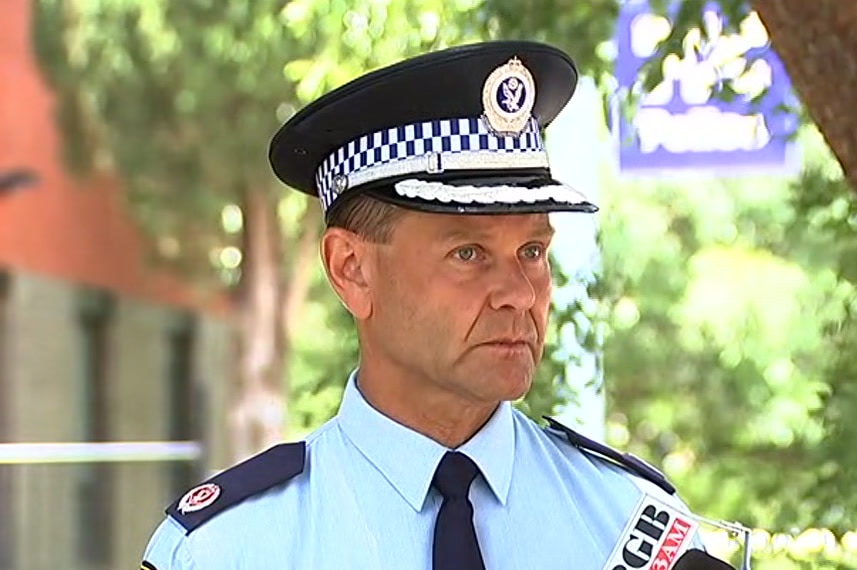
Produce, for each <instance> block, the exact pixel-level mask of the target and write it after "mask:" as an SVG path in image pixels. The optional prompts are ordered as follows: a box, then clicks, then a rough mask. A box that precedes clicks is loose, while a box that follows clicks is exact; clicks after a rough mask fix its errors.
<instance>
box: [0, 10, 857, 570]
mask: <svg viewBox="0 0 857 570" xmlns="http://www.w3.org/2000/svg"><path fill="white" fill-rule="evenodd" d="M0 22H2V25H1V26H0V570H42V569H44V570H48V569H53V568H57V567H65V568H71V569H74V570H108V569H120V568H133V567H135V564H138V562H139V558H140V556H141V554H142V550H143V548H144V546H145V544H146V541H147V540H148V537H149V536H150V534H151V532H152V531H153V530H154V528H155V526H156V525H157V524H158V522H159V521H160V520H161V518H162V516H163V508H164V507H165V506H166V505H167V504H169V503H170V502H172V501H173V500H174V499H175V498H177V497H178V496H180V495H181V494H182V493H183V492H184V491H185V490H186V489H187V488H188V487H189V486H191V485H193V484H194V483H195V482H197V481H199V480H200V479H202V478H204V477H206V476H208V475H210V474H212V473H214V472H217V471H219V470H221V469H224V468H226V467H229V466H230V465H233V464H234V463H236V462H237V461H240V460H241V459H243V458H246V457H248V456H249V455H251V454H253V453H255V452H257V451H259V450H262V449H264V448H266V447H268V446H270V445H273V444H274V443H276V442H279V441H284V440H285V441H293V440H298V439H300V438H302V437H304V436H305V435H306V434H307V433H308V432H309V431H311V430H313V429H315V428H316V427H318V426H319V425H320V424H321V423H323V422H324V421H326V420H327V419H329V418H330V417H331V416H332V415H333V414H335V413H336V409H337V406H338V400H339V397H340V395H341V392H342V387H343V384H344V383H345V380H346V377H347V375H348V373H349V372H350V371H351V370H352V369H353V367H354V366H355V365H356V363H357V347H356V341H355V338H354V335H353V332H352V327H351V322H350V317H349V316H348V314H347V313H346V312H345V311H344V310H343V309H342V307H341V306H340V304H339V303H338V301H337V300H336V299H335V297H334V296H333V295H332V294H331V292H330V291H329V289H328V288H327V285H326V282H325V280H324V278H323V274H322V272H321V270H320V265H319V261H318V255H317V238H318V236H319V234H320V231H321V227H322V222H321V216H320V208H319V207H318V205H317V204H316V203H315V202H313V201H311V200H309V199H307V198H305V197H304V196H303V195H300V194H299V193H296V192H293V191H290V190H289V189H288V188H285V187H283V186H282V185H281V184H279V183H277V182H276V181H275V180H274V178H273V176H272V174H271V173H270V169H269V167H268V164H267V154H266V153H267V143H268V140H269V139H270V136H271V135H272V134H273V132H274V131H275V130H276V128H277V127H278V126H279V125H280V124H281V123H282V122H283V121H285V120H286V119H288V118H289V117H290V116H291V115H292V114H294V113H295V112H296V110H298V109H299V108H301V106H302V105H304V104H306V103H307V102H309V101H311V100H313V99H314V98H316V97H317V96H319V95H321V94H322V93H324V92H327V91H329V90H330V89H332V88H334V87H336V86H338V85H341V84H342V83H344V82H346V81H348V80H349V79H351V78H354V77H355V76H357V75H359V74H361V73H363V72H365V71H367V70H370V69H374V68H377V67H379V66H382V65H386V64H388V63H392V62H394V61H397V60H400V59H402V58H404V57H408V56H411V55H414V54H417V53H421V52H424V51H426V50H433V49H440V48H443V47H447V46H451V45H456V44H461V43H466V42H470V41H475V40H482V39H492V38H504V39H508V38H529V39H537V40H544V41H548V42H550V43H553V44H556V45H558V46H560V47H562V48H564V49H566V50H567V51H568V52H569V53H570V54H571V55H572V56H573V57H574V59H575V60H576V62H577V64H578V66H579V68H580V71H581V81H580V85H579V87H578V93H577V95H576V96H575V98H574V99H573V101H572V104H570V105H569V107H568V108H567V109H566V111H564V112H563V114H562V115H561V116H560V117H559V118H558V119H557V121H556V122H555V123H554V124H553V125H551V126H550V127H549V129H548V131H547V140H548V147H549V152H550V156H551V160H552V164H553V168H554V171H555V174H556V175H557V177H559V178H561V179H564V180H565V181H567V182H570V183H572V184H574V185H576V186H577V187H578V188H579V189H580V190H581V191H583V192H584V193H586V194H588V195H589V196H591V197H592V198H593V199H595V200H596V201H597V202H598V203H599V204H600V206H601V208H602V210H601V213H600V214H599V215H598V216H597V217H595V218H583V217H579V216H574V215H571V214H566V215H558V216H556V219H555V220H554V222H555V225H556V226H557V229H558V235H557V240H556V246H555V249H554V252H553V259H554V269H555V274H556V282H557V285H558V286H557V291H556V300H555V303H554V306H553V313H552V321H551V327H550V338H549V343H548V353H547V355H546V358H545V362H544V363H543V365H542V367H541V369H540V370H539V376H538V379H537V381H536V384H535V386H534V388H533V390H532V391H531V393H530V394H529V395H528V396H527V398H526V399H524V400H523V401H521V402H517V404H516V405H518V406H519V407H520V408H521V409H522V410H524V411H525V412H526V413H528V414H530V415H531V416H532V417H533V418H535V419H537V420H538V419H540V418H541V417H542V416H543V415H546V414H551V415H554V416H556V417H558V418H560V419H561V420H563V421H566V422H569V423H571V424H574V425H575V426H577V427H579V428H580V429H581V430H582V431H584V432H585V433H587V434H589V435H591V436H593V437H597V438H601V439H605V440H606V441H607V442H608V443H610V444H612V445H614V446H617V447H620V448H622V449H626V450H629V451H632V452H634V453H635V454H637V455H640V456H642V457H644V458H645V459H648V460H650V461H652V462H653V463H655V464H656V465H660V466H662V467H663V468H664V470H665V471H666V472H667V474H668V476H669V477H670V478H671V479H672V480H673V481H674V482H675V483H676V484H677V486H678V488H679V489H681V491H682V494H683V497H684V498H685V499H686V501H687V502H688V503H689V504H690V505H691V507H692V508H693V509H694V510H695V511H696V512H697V513H699V514H701V515H704V516H706V517H708V518H711V519H718V520H719V519H725V520H731V521H740V522H741V523H743V524H745V525H748V526H749V527H751V528H752V529H754V530H753V533H752V537H751V543H752V544H753V548H754V559H753V562H754V567H755V568H759V569H762V570H764V569H772V568H778V569H791V568H795V569H796V568H822V569H845V568H857V517H855V514H854V513H855V512H857V509H855V507H857V504H855V503H857V494H855V493H853V490H852V489H853V487H854V484H855V482H857V446H855V445H854V437H855V435H857V424H855V423H854V422H853V421H852V419H853V417H854V416H853V415H852V414H857V359H855V358H853V353H852V352H851V350H854V349H855V348H857V321H855V313H857V290H855V284H857V233H855V231H857V207H855V202H854V191H855V190H857V107H854V106H853V105H852V103H853V102H854V101H855V100H857V32H855V30H857V3H853V2H851V3H849V2H837V1H836V0H817V1H816V2H814V3H810V2H805V1H804V0H754V1H752V2H746V1H744V0H721V1H720V2H712V1H702V0H672V1H669V0H650V1H647V0H627V1H620V0H574V1H572V0H529V1H528V2H520V1H519V0H355V1H351V2H346V1H344V0H278V1H273V0H247V1H245V2H225V1H216V0H182V1H181V2H176V1H173V2H169V1H167V0H146V1H145V2H144V1H142V0H138V1H134V0H2V2H0ZM450 96H455V94H450ZM355 112H360V110H355ZM707 532H708V534H707V536H708V539H709V545H710V547H711V549H712V550H714V551H715V552H716V553H718V554H719V555H721V556H723V557H727V558H730V559H731V560H732V561H733V563H736V564H737V563H738V562H739V561H740V559H741V555H742V552H741V549H740V545H739V541H738V540H736V537H732V536H729V535H727V534H725V533H722V532H720V531H717V530H716V529H714V528H711V529H709V530H708V531H707ZM738 538H740V537H738Z"/></svg>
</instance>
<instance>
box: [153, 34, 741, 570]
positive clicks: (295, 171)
mask: <svg viewBox="0 0 857 570" xmlns="http://www.w3.org/2000/svg"><path fill="white" fill-rule="evenodd" d="M576 81H577V71H576V69H575V66H574V64H573V62H572V60H571V59H569V57H568V56H567V55H566V54H565V53H563V52H561V51H559V50H557V49H555V48H553V47H550V46H547V45H543V44H539V43H533V42H489V43H482V44H474V45H468V46H462V47H457V48H453V49H449V50H445V51H440V52H434V53H430V54H426V55H423V56H420V57H417V58H414V59H411V60H408V61H404V62H402V63H399V64H396V65H393V66H391V67H387V68H384V69H381V70H379V71H375V72H373V73H369V74H368V75H365V76H363V77H361V78H358V79H357V80H355V81H353V82H351V83H349V84H348V85H345V86H344V87H341V88H339V89H337V90H335V91H333V92H331V93H329V94H327V95H325V96H323V97H321V98H320V99H318V100H317V101H315V102H314V103H312V104H310V105H309V106H307V107H306V108H304V109H303V110H302V111H301V112H299V113H297V114H296V115H295V116H294V117H293V118H292V119H291V120H289V121H288V122H287V123H286V124H285V125H284V126H283V127H282V128H281V129H280V130H279V132H277V133H276V135H275V136H274V138H273V140H272V142H271V146H270V161H271V164H272V167H273V170H274V172H275V173H276V174H277V176H278V177H279V178H280V180H282V181H283V182H285V183H286V184H287V185H289V186H291V187H293V188H296V189H298V190H300V191H302V192H305V193H308V194H312V195H314V196H318V197H319V198H320V201H321V206H322V208H323V209H324V212H325V219H326V224H327V229H326V231H325V233H324V235H323V237H322V240H321V254H322V258H323V263H324V268H325V270H326V272H327V277H328V280H329V282H330V284H331V286H332V287H333V289H334V290H335V292H336V293H337V295H338V296H339V298H340V299H341V301H342V302H343V304H344V305H345V306H346V307H347V308H348V310H349V311H350V312H351V314H352V315H353V316H354V319H355V322H356V326H357V330H358V336H359V340H360V347H361V359H360V364H359V368H358V369H357V370H356V371H355V372H354V373H353V374H352V375H351V377H350V378H349V379H348V383H347V386H346V389H345V393H344V396H343V399H342V403H341V407H340V409H339V412H338V414H337V415H336V417H334V418H333V419H332V420H331V421H329V422H328V423H327V424H325V425H324V426H322V427H321V428H320V429H319V430H318V431H316V432H314V433H313V434H312V435H310V436H309V437H308V438H307V440H306V441H304V442H300V443H294V444H284V445H280V446H277V447H275V448H273V449H271V450H268V451H266V452H264V453H262V454H260V455H258V456H256V457H254V458H252V459H250V460H248V461H246V462H244V463H242V464H240V465H238V466H236V467H233V468H232V469H229V470H227V471H225V472H223V473H221V474H219V475H217V476H216V477H214V478H213V479H211V480H209V481H207V482H205V483H203V484H202V485H200V486H198V487H196V488H194V489H191V490H190V491H188V493H187V494H185V495H184V496H183V497H181V498H180V499H179V500H177V501H176V502H175V503H174V504H173V505H172V506H170V507H169V508H168V509H167V513H168V516H167V518H166V519H165V520H164V522H163V523H162V524H161V526H160V527H159V528H158V529H157V531H156V532H155V534H154V536H153V537H152V539H151V541H150V543H149V546H148V548H147V549H146V551H145V554H144V561H143V563H142V565H143V568H147V569H149V570H153V569H158V570H238V569H252V570H264V569H283V570H286V569H288V570H291V569H312V570H343V569H350V568H354V569H361V570H389V569H396V570H440V569H444V570H482V569H490V570H513V569H516V570H517V569H529V568H572V569H576V570H601V569H602V568H605V569H610V570H625V569H627V570H632V569H633V570H640V569H643V568H646V569H648V568H657V569H659V570H665V569H667V568H674V567H676V561H677V560H679V558H680V557H681V556H682V554H683V553H685V552H687V551H689V550H692V551H694V554H693V555H692V556H695V557H698V559H701V558H700V557H704V556H705V555H702V554H701V553H700V552H699V551H698V548H699V547H700V544H699V539H698V536H697V530H698V523H697V521H696V519H695V518H694V517H693V515H691V514H690V513H689V512H688V511H687V509H686V507H685V506H684V505H683V503H682V502H681V501H680V500H679V499H677V497H676V495H675V489H674V488H673V487H672V486H671V485H670V483H669V482H667V481H666V480H665V479H664V477H663V476H662V475H661V474H660V473H659V472H658V471H656V470H654V469H653V468H651V467H649V466H648V465H647V464H645V463H643V462H641V461H639V460H638V459H636V458H634V457H632V456H627V455H624V454H621V453H618V452H616V451H614V450H613V449H610V448H608V447H606V446H603V445H601V444H599V443H597V442H594V441H590V440H588V439H586V438H584V437H582V436H580V435H579V434H577V433H576V432H574V431H572V430H570V429H568V428H566V427H565V426H562V425H560V424H559V423H557V422H553V421H551V422H550V425H549V427H547V428H541V427H539V426H538V425H537V424H535V423H534V422H532V421H531V420H529V419H528V418H526V417H525V416H524V415H522V414H521V413H519V412H518V411H516V410H515V409H514V408H513V407H512V405H511V404H510V402H511V401H514V400H516V399H518V398H521V397H522V396H524V395H525V394H526V393H527V390H528V389H529V387H530V384H531V382H532V379H533V375H534V373H535V371H536V367H537V365H538V363H539V360H540V358H541V356H542V351H543V348H544V342H545V328H546V323H547V319H548V311H549V305H550V297H551V275H550V267H549V264H548V250H549V247H550V243H551V236H552V233H553V228H552V227H551V223H550V220H549V217H548V212H552V211H570V212H579V213H580V215H584V214H586V213H592V212H594V211H595V210H596V208H595V206H594V205H593V204H591V203H590V202H588V201H587V200H586V198H585V197H584V196H583V195H582V194H581V193H579V192H578V191H577V190H575V189H574V188H571V187H568V186H566V185H564V184H561V183H559V182H557V181H555V180H553V179H552V178H551V172H550V168H549V165H548V157H547V155H546V153H545V148H544V144H543V140H542V131H543V129H544V128H545V127H546V126H547V125H548V124H549V123H550V122H551V121H552V120H553V119H554V117H556V116H557V114H558V113H559V112H560V110H561V109H562V108H563V107H564V106H565V104H566V103H567V102H568V100H569V99H570V97H571V96H572V94H573V92H574V88H575V84H576ZM572 220H573V219H572ZM572 220H570V221H571V222H572V223H573V221H572ZM687 560H690V558H687ZM718 564H719V563H718ZM692 567H694V568H696V567H699V568H703V567H706V568H707V567H709V566H704V565H699V564H697V565H695V566H692ZM710 567H711V568H715V567H719V566H710ZM724 567H725V566H724Z"/></svg>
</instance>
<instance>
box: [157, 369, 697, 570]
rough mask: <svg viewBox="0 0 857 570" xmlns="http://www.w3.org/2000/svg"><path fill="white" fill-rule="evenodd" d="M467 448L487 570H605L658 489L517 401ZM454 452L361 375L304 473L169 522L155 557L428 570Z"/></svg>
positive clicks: (235, 565)
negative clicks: (206, 513)
mask: <svg viewBox="0 0 857 570" xmlns="http://www.w3.org/2000/svg"><path fill="white" fill-rule="evenodd" d="M458 450H459V451H461V452H463V453H465V454H467V455H468V456H470V457H471V458H472V459H473V460H474V461H475V462H476V464H477V465H478V466H479V469H480V470H481V473H482V476H480V477H477V479H476V481H475V482H474V483H473V486H472V487H471V491H470V498H471V501H472V502H473V505H474V509H475V515H474V524H475V527H476V533H477V535H478V538H479V544H480V547H481V549H482V553H483V557H484V560H485V565H486V568H487V569H488V570H513V569H514V570H523V569H529V568H572V569H575V570H601V569H602V568H603V567H604V565H605V563H606V562H607V560H608V558H609V557H610V554H611V552H612V551H613V549H614V547H615V545H616V543H617V542H619V541H620V539H621V538H622V537H623V529H625V527H626V524H628V523H629V520H630V519H631V517H632V515H633V513H634V511H635V509H636V508H637V506H638V504H639V501H640V499H641V497H642V496H643V494H644V491H643V490H641V487H642V489H646V487H645V484H647V482H645V481H643V480H642V479H639V478H637V477H636V476H634V475H631V474H630V473H628V472H626V471H624V470H622V469H621V468H618V467H615V466H614V465H612V464H611V463H608V462H606V461H604V460H602V459H600V458H596V457H594V456H592V455H590V454H588V453H584V452H582V451H580V450H578V449H577V448H576V447H574V446H572V445H570V444H569V443H568V441H567V440H565V439H563V438H561V437H558V436H556V435H553V434H550V433H547V432H546V431H545V430H543V429H542V428H540V427H539V426H538V425H537V424H535V423H533V422H532V421H531V420H529V419H528V418H527V417H526V416H524V415H523V414H521V413H520V412H519V411H517V410H515V409H514V408H513V407H512V406H511V405H510V404H509V403H503V404H502V405H500V407H499V408H498V409H497V411H496V412H495V414H494V415H493V416H492V418H491V419H490V421H489V422H488V423H487V424H486V425H485V426H484V427H483V428H482V429H481V430H480V431H479V432H478V433H477V434H476V435H475V436H474V437H473V438H472V439H471V440H470V441H468V442H467V443H466V444H464V445H463V446H461V447H460V448H459V449H458ZM446 451H447V448H445V447H444V446H442V445H440V444H438V443H437V442H435V441H433V440H431V439H429V438H427V437H425V436H423V435H421V434H419V433H417V432H415V431H413V430H411V429H409V428H407V427H404V426H403V425H401V424H398V423H396V422H394V421H393V420H391V419H389V418H388V417H386V416H384V415H383V414H381V413H379V412H378V411H377V410H375V409H374V408H373V407H372V406H370V405H369V404H368V403H367V401H366V400H365V399H364V398H363V397H362V395H361V394H360V392H359V390H358V389H357V387H356V384H355V378H354V377H352V378H351V379H350V380H349V383H348V385H347V387H346V390H345V394H344V398H343V401H342V404H341V407H340V410H339V413H338V415H337V416H336V417H334V418H333V419H332V420H330V421H329V422H328V423H326V424H325V425H324V426H322V427H321V428H320V429H319V430H317V431H316V432H314V433H313V434H312V435H311V436H310V437H309V438H308V439H307V451H306V466H305V468H304V471H303V472H302V473H300V474H299V475H297V476H296V477H294V478H293V479H291V480H289V481H288V482H286V483H284V484H282V485H279V486H276V487H274V488H273V489H271V490H268V491H266V492H263V493H261V494H258V495H256V496H253V497H251V498H249V499H246V500H244V501H242V502H240V503H239V504H237V505H235V506H232V507H231V508H229V509H227V510H225V511H223V512H222V513H220V514H218V515H216V516H214V517H213V518H212V519H211V520H208V521H207V522H205V523H204V524H202V525H201V526H200V527H199V528H196V529H195V530H193V532H190V533H187V532H186V531H185V529H184V528H183V527H182V526H181V525H180V524H179V523H178V522H177V521H175V520H174V519H172V518H171V517H167V519H166V520H165V521H164V522H163V523H162V524H161V526H160V527H159V528H158V529H157V531H156V532H155V534H154V536H153V537H152V539H151V541H150V543H149V546H148V548H147V549H146V552H145V555H144V560H146V561H147V563H148V564H149V565H151V566H154V567H155V568H157V569H158V570H227V569H228V570H239V569H241V570H268V569H271V570H273V569H278V570H293V569H312V570H345V569H350V568H354V569H360V570H431V568H432V564H431V558H432V557H431V552H432V537H433V532H434V523H435V517H436V516H437V512H438V509H439V508H440V504H441V500H442V499H441V497H440V495H439V494H438V493H437V491H436V490H434V489H433V488H431V481H432V477H433V475H434V472H435V469H436V468H437V465H438V463H439V462H440V459H441V457H442V456H443V454H444V453H445V452H446ZM635 480H636V481H635ZM640 482H642V483H643V484H644V485H639V483H640ZM647 492H650V493H653V494H657V493H660V498H661V499H662V500H664V501H667V502H672V503H676V501H677V499H675V498H674V497H673V496H671V495H668V494H667V493H666V492H663V491H660V490H659V489H657V488H656V487H655V486H654V485H652V486H651V490H647ZM676 504H680V503H676Z"/></svg>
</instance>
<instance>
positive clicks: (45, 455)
mask: <svg viewBox="0 0 857 570" xmlns="http://www.w3.org/2000/svg"><path fill="white" fill-rule="evenodd" d="M201 456H202V446H201V445H200V444H199V443H197V442H195V441H123V442H86V443H68V442H50V443H0V465H3V464H9V465H25V464H42V463H118V462H130V461H147V462H153V461H196V460H198V459H199V458H200V457H201Z"/></svg>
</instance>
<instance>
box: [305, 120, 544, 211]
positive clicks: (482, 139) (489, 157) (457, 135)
mask: <svg viewBox="0 0 857 570" xmlns="http://www.w3.org/2000/svg"><path fill="white" fill-rule="evenodd" d="M547 167H548V158H547V153H546V152H545V148H544V144H543V143H542V137H541V134H540V132H539V125H538V122H537V121H536V120H535V119H532V118H531V119H530V120H529V122H528V123H527V125H526V127H524V129H523V130H522V131H521V133H520V134H518V135H508V136H506V135H496V134H494V133H493V132H492V130H491V129H490V128H489V127H488V125H486V124H485V121H484V120H483V119H482V118H481V117H477V118H468V119H439V120H435V121H425V122H422V123H415V124H411V125H405V126H399V127H393V128H389V129H385V130H382V131H378V132H375V133H370V134H368V135H364V136H362V137H360V138H358V139H356V140H353V141H351V142H349V143H348V144H346V145H345V146H343V147H341V148H339V149H337V150H336V151H335V152H334V153H332V154H331V155H330V156H328V157H327V158H326V159H325V160H324V162H322V164H321V166H320V167H319V168H318V171H317V172H316V184H317V186H318V191H319V197H320V198H321V203H322V207H323V208H324V210H325V211H327V209H328V208H329V207H330V205H331V204H332V203H333V201H334V200H335V199H336V197H337V196H338V195H339V194H341V193H342V192H344V191H346V190H348V189H351V188H355V187H358V186H361V185H363V184H367V183H369V182H374V181H376V180H382V179H385V178H393V177H401V176H407V175H409V174H417V173H430V174H436V173H439V172H444V171H449V170H487V169H498V170H499V169H521V168H547Z"/></svg>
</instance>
